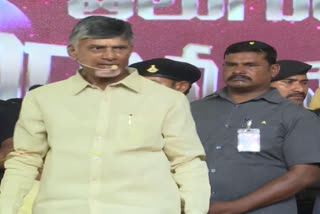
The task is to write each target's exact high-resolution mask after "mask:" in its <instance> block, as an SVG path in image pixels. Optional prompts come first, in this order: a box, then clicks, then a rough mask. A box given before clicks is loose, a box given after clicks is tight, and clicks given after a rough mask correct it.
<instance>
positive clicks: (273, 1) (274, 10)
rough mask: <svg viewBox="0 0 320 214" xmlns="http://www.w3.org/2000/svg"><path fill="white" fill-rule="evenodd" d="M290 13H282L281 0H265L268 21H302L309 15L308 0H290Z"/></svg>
mask: <svg viewBox="0 0 320 214" xmlns="http://www.w3.org/2000/svg"><path fill="white" fill-rule="evenodd" d="M291 1H292V4H293V13H292V15H284V14H283V3H284V2H283V1H279V0H267V10H266V19H267V20H269V21H282V20H285V21H303V20H305V19H307V18H308V17H309V7H310V0H291Z"/></svg>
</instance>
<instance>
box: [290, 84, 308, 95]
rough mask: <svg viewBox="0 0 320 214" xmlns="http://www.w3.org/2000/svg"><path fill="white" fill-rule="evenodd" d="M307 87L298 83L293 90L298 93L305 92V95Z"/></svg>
mask: <svg viewBox="0 0 320 214" xmlns="http://www.w3.org/2000/svg"><path fill="white" fill-rule="evenodd" d="M305 87H306V86H305V85H303V84H302V83H299V82H296V83H294V85H293V90H294V91H296V92H303V93H304V90H305Z"/></svg>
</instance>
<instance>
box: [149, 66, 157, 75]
mask: <svg viewBox="0 0 320 214" xmlns="http://www.w3.org/2000/svg"><path fill="white" fill-rule="evenodd" d="M147 71H148V72H150V73H156V72H157V71H159V70H158V68H156V66H155V65H151V66H150V68H148V69H147Z"/></svg>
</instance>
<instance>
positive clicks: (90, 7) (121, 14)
mask: <svg viewBox="0 0 320 214" xmlns="http://www.w3.org/2000/svg"><path fill="white" fill-rule="evenodd" d="M100 8H102V9H105V10H106V11H105V12H106V13H105V14H101V13H94V11H95V10H97V9H100ZM132 8H133V1H131V0H100V1H96V0H70V1H69V2H68V11H69V15H70V16H72V17H74V18H77V19H82V18H85V17H87V16H90V15H108V16H110V17H114V18H118V19H127V18H129V17H131V16H133V9H132Z"/></svg>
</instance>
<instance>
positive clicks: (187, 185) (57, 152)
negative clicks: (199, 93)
mask: <svg viewBox="0 0 320 214" xmlns="http://www.w3.org/2000/svg"><path fill="white" fill-rule="evenodd" d="M131 51H132V31H131V27H130V24H129V23H127V22H124V21H121V20H117V19H112V18H108V17H102V16H92V17H87V18H85V19H83V20H81V21H80V22H79V23H78V24H77V25H76V26H75V27H74V29H73V31H72V33H71V36H70V38H69V46H68V53H69V55H70V56H71V58H72V59H74V60H75V61H77V62H78V63H79V64H80V65H81V67H82V68H81V69H80V70H79V71H78V72H77V74H75V75H74V76H72V77H71V78H69V79H67V80H64V81H60V82H57V83H53V84H48V85H46V86H43V87H41V88H39V89H36V90H34V91H31V92H30V93H29V94H28V95H27V96H26V97H25V99H24V101H23V104H22V110H21V113H20V118H19V120H18V122H17V125H16V129H15V134H14V149H15V151H13V152H11V153H10V155H9V159H8V160H7V161H6V163H5V167H6V172H5V176H4V179H3V181H2V184H1V194H0V213H1V214H16V213H17V211H18V208H19V207H20V206H21V203H22V199H23V197H24V196H25V195H26V194H27V193H28V191H29V190H30V188H31V186H32V182H33V180H34V178H35V177H36V175H37V169H38V168H40V167H42V166H43V173H42V177H41V183H40V187H39V194H38V196H37V198H36V201H35V203H34V207H33V214H57V213H58V214H75V213H76V214H106V213H110V214H113V213H119V214H120V213H121V214H126V213H130V214H133V213H136V214H164V213H166V214H180V212H181V208H180V204H181V201H183V202H184V205H185V206H184V212H185V213H186V214H205V213H207V211H208V207H209V197H210V196H209V195H210V187H209V181H208V170H207V166H206V164H205V161H204V157H205V154H204V150H203V148H202V146H201V143H200V141H199V138H198V136H197V134H196V130H195V126H194V122H193V119H192V117H191V114H190V110H189V103H188V101H187V99H186V97H185V96H184V95H183V94H182V93H180V92H177V91H174V90H172V89H169V88H166V87H164V86H161V85H159V84H157V83H154V82H152V81H150V80H147V79H145V78H143V77H141V76H140V75H139V74H138V73H137V71H136V70H135V69H129V68H128V67H127V65H128V59H129V57H130V53H131ZM44 157H45V161H44V163H43V158H44Z"/></svg>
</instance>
